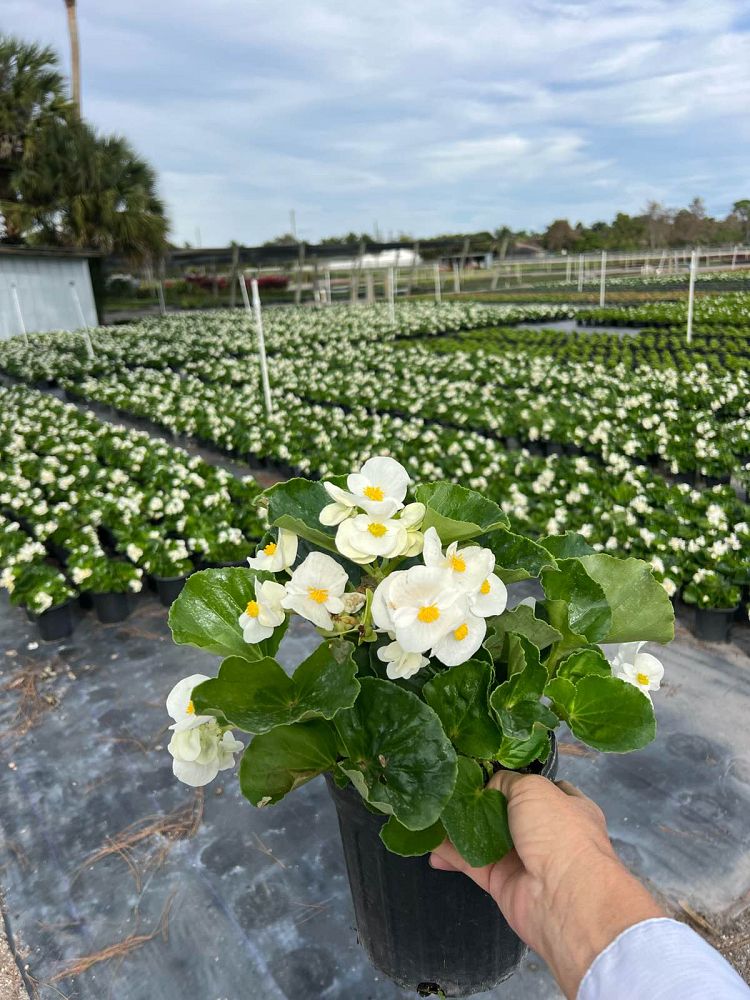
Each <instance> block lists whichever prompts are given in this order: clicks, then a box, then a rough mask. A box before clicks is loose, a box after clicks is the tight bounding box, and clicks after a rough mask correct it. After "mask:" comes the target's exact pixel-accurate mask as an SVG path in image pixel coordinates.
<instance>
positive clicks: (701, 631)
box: [693, 608, 737, 642]
mask: <svg viewBox="0 0 750 1000" xmlns="http://www.w3.org/2000/svg"><path fill="white" fill-rule="evenodd" d="M736 611H737V608H696V609H695V622H694V625H693V633H694V634H695V636H696V637H697V638H698V639H703V640H704V641H705V642H729V636H730V632H731V630H732V622H733V621H734V616H735V612H736Z"/></svg>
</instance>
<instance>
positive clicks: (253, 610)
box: [245, 601, 260, 618]
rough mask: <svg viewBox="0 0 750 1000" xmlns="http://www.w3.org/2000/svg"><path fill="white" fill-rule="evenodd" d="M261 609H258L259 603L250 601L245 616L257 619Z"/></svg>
mask: <svg viewBox="0 0 750 1000" xmlns="http://www.w3.org/2000/svg"><path fill="white" fill-rule="evenodd" d="M259 611H260V608H259V607H258V602H257V601H248V602H247V607H246V608H245V614H246V615H250V617H251V618H257V617H258V612H259Z"/></svg>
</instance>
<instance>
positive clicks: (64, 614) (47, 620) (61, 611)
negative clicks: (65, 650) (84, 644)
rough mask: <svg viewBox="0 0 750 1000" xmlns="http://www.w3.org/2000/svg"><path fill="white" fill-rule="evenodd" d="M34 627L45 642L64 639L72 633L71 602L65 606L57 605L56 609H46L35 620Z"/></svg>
mask: <svg viewBox="0 0 750 1000" xmlns="http://www.w3.org/2000/svg"><path fill="white" fill-rule="evenodd" d="M36 627H37V628H38V629H39V635H40V637H41V638H42V639H44V640H45V642H52V640H53V639H64V638H65V636H67V635H71V634H72V632H73V611H72V601H66V602H65V604H58V605H57V607H54V608H48V609H47V610H46V611H43V612H42V613H41V614H40V615H37V618H36Z"/></svg>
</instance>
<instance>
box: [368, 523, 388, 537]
mask: <svg viewBox="0 0 750 1000" xmlns="http://www.w3.org/2000/svg"><path fill="white" fill-rule="evenodd" d="M367 530H368V531H369V532H370V534H371V535H374V536H375V537H376V538H382V537H383V535H384V534H385V533H386V531H387V530H388V529H387V528H386V526H385V525H384V524H380V523H379V522H378V521H373V522H372V524H368V525H367Z"/></svg>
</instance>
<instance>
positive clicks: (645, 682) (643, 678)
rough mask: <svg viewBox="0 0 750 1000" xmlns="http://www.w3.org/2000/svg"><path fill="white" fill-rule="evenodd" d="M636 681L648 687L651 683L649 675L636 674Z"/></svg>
mask: <svg viewBox="0 0 750 1000" xmlns="http://www.w3.org/2000/svg"><path fill="white" fill-rule="evenodd" d="M635 679H636V680H637V681H638V683H639V684H643V685H644V686H646V687H648V685H649V684H650V683H651V681H650V678H649V676H648V674H636V675H635Z"/></svg>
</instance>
